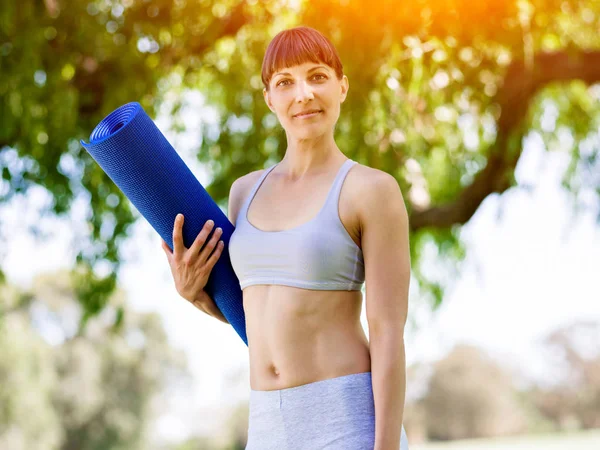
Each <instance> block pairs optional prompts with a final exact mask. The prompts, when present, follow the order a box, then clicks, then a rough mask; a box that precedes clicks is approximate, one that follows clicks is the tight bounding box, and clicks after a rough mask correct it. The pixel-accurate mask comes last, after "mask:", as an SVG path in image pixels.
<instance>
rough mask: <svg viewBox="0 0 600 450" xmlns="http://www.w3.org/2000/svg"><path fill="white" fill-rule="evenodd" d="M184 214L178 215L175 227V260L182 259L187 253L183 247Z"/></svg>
mask: <svg viewBox="0 0 600 450" xmlns="http://www.w3.org/2000/svg"><path fill="white" fill-rule="evenodd" d="M182 230H183V214H177V217H176V218H175V225H174V226H173V256H174V257H175V259H180V258H181V257H182V256H183V252H184V251H185V246H184V245H183V237H182V235H183V232H182Z"/></svg>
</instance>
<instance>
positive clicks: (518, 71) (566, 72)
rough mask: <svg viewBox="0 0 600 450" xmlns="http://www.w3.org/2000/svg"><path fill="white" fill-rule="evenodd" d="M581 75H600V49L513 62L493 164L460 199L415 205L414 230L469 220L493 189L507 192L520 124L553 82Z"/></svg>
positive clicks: (501, 95) (502, 95)
mask: <svg viewBox="0 0 600 450" xmlns="http://www.w3.org/2000/svg"><path fill="white" fill-rule="evenodd" d="M575 79H579V80H583V81H584V82H586V83H588V84H591V83H595V82H598V81H600V51H578V52H568V51H561V52H553V53H542V54H539V55H536V57H535V59H534V64H533V68H532V70H531V71H529V70H527V69H526V67H525V63H524V61H515V62H513V63H512V64H511V65H510V66H509V68H508V70H507V72H506V77H505V78H504V83H503V85H502V88H501V89H500V90H499V91H498V94H497V96H496V99H497V100H496V102H497V103H498V104H499V105H500V108H501V114H500V117H499V119H498V123H497V129H498V134H497V136H498V137H497V139H496V142H495V144H494V145H493V147H492V148H491V151H490V156H489V157H488V161H487V165H486V166H485V168H484V169H482V170H481V171H480V172H479V173H478V174H477V175H476V176H475V178H474V180H473V182H472V183H471V184H470V185H469V186H467V187H465V189H464V190H463V191H462V192H461V194H460V195H459V196H458V198H457V199H456V200H455V201H453V202H450V203H447V204H445V205H440V206H433V207H431V208H428V209H423V208H419V207H417V206H413V208H412V211H413V213H412V214H411V218H410V226H411V230H412V231H416V230H418V229H420V228H423V227H436V228H447V227H450V226H452V225H454V224H464V223H466V222H468V221H469V219H470V218H471V217H472V216H473V214H475V211H477V208H479V205H480V204H481V203H482V202H483V200H484V199H485V198H486V197H487V196H488V195H490V194H492V193H494V192H496V193H502V192H504V191H505V190H507V189H508V188H509V187H511V185H512V175H513V173H514V169H515V167H516V165H517V162H518V160H519V158H520V156H521V153H522V145H521V144H522V142H521V140H522V136H523V132H522V131H521V130H519V127H520V126H521V124H522V122H523V118H524V117H525V114H526V113H527V110H528V108H529V104H530V102H531V99H532V97H533V96H534V95H535V94H536V92H537V91H539V90H540V89H541V88H543V87H544V86H545V85H547V84H548V83H550V82H555V81H569V80H575Z"/></svg>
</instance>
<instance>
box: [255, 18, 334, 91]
mask: <svg viewBox="0 0 600 450" xmlns="http://www.w3.org/2000/svg"><path fill="white" fill-rule="evenodd" d="M306 62H314V63H316V64H318V63H323V64H326V65H328V66H329V67H331V68H332V69H333V70H335V73H336V75H337V77H338V79H339V80H341V79H342V77H343V76H344V70H343V69H344V68H343V66H342V62H341V61H340V57H339V55H338V53H337V50H336V49H335V47H334V46H333V44H332V43H331V42H329V40H328V39H327V38H326V37H325V36H323V35H322V34H321V33H320V32H318V31H317V30H315V29H313V28H309V27H304V26H302V27H296V28H290V29H288V30H283V31H281V32H279V33H278V34H277V35H276V36H275V37H274V38H273V40H272V41H271V42H270V43H269V46H268V47H267V51H266V52H265V57H264V59H263V63H262V73H261V78H262V82H263V84H264V86H265V89H266V90H267V91H268V90H269V83H270V82H271V78H272V77H273V74H274V73H276V72H277V71H278V70H280V69H282V68H284V67H292V66H296V65H299V64H303V63H306Z"/></svg>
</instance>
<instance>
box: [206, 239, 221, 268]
mask: <svg viewBox="0 0 600 450" xmlns="http://www.w3.org/2000/svg"><path fill="white" fill-rule="evenodd" d="M223 248H225V244H224V243H223V241H219V243H218V244H217V248H216V250H215V251H214V252H213V254H212V255H210V258H208V261H206V264H208V266H209V267H211V268H212V267H213V266H214V265H215V264H216V263H217V261H218V260H219V256H221V253H223Z"/></svg>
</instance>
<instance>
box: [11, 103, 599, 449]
mask: <svg viewBox="0 0 600 450" xmlns="http://www.w3.org/2000/svg"><path fill="white" fill-rule="evenodd" d="M189 102H190V106H189V107H188V108H187V109H186V108H184V109H183V114H182V117H183V120H184V122H185V123H186V125H188V126H189V127H190V129H191V130H192V131H190V132H188V133H185V134H179V135H175V134H173V133H171V132H169V131H168V125H169V120H168V118H167V117H166V116H164V115H163V116H160V115H159V118H158V119H157V120H156V124H157V126H158V127H159V128H160V129H161V131H162V132H163V133H164V134H165V136H166V137H167V139H168V140H169V141H170V142H171V144H172V145H173V146H174V147H175V148H176V149H177V150H178V152H179V153H180V154H181V156H182V158H183V159H184V161H185V162H186V163H187V164H188V166H189V167H190V168H191V169H192V171H193V172H194V173H195V174H196V176H197V177H198V180H199V181H200V182H201V183H202V184H203V185H206V184H207V183H208V182H209V181H210V178H209V175H208V174H207V173H206V171H205V170H203V168H202V167H201V166H200V165H199V163H197V161H195V158H194V156H193V154H192V153H193V149H194V148H195V147H196V148H197V145H198V140H199V139H201V137H200V136H198V133H194V131H193V130H195V129H196V130H197V127H195V126H194V124H197V121H198V120H211V117H210V114H208V115H205V113H204V112H201V113H200V114H198V113H197V111H203V109H202V108H201V99H199V98H198V97H194V96H193V95H192V96H190V100H189ZM568 158H569V155H568V153H566V152H564V153H560V152H553V153H548V152H546V151H545V150H544V149H543V147H542V145H541V142H540V140H539V139H536V137H535V136H531V137H529V138H528V139H527V140H526V141H525V147H524V151H523V156H522V158H521V160H520V161H519V165H518V167H517V170H516V178H517V181H518V184H519V186H530V189H524V188H521V187H517V188H513V189H510V190H508V191H507V192H505V193H503V194H502V195H491V196H489V197H488V198H486V200H485V201H484V202H483V203H482V205H481V206H480V207H479V209H478V210H477V212H476V214H475V215H474V217H473V218H472V219H471V220H470V221H469V222H468V223H467V224H466V225H465V226H464V227H463V228H462V231H461V236H462V239H463V240H464V241H465V243H466V246H467V257H466V259H465V261H464V266H463V270H462V272H461V275H460V277H459V279H458V280H456V283H455V284H454V285H453V286H452V288H451V289H450V290H448V291H447V292H446V296H445V298H444V302H443V304H442V306H441V307H440V308H439V309H438V310H437V311H435V312H432V311H431V310H430V308H429V307H428V306H427V305H425V304H423V302H420V301H419V298H418V290H417V287H416V284H414V283H412V284H411V289H410V296H409V320H410V322H411V326H410V327H409V329H407V335H406V337H405V345H406V358H407V364H408V365H410V364H413V363H416V362H424V363H426V362H432V361H435V360H437V359H439V358H441V357H443V356H444V355H446V354H447V353H448V352H449V351H450V350H451V349H452V347H453V346H455V345H456V344H458V343H469V344H474V345H477V346H480V347H482V348H484V349H485V350H486V351H487V352H488V353H489V354H490V355H492V356H493V357H495V358H498V359H501V360H502V361H504V362H506V363H507V364H509V365H512V366H513V367H514V368H515V369H518V370H520V371H522V372H523V373H525V374H527V376H529V377H530V378H532V379H538V380H544V379H547V375H548V373H552V372H551V371H549V367H548V362H547V361H546V360H544V359H543V358H542V357H541V356H540V355H541V352H540V347H539V345H540V340H541V339H542V338H543V336H544V335H546V334H547V333H548V332H550V331H552V330H553V329H555V328H557V327H560V326H563V325H567V324H569V323H571V322H572V321H575V320H578V319H587V320H589V319H592V320H596V321H599V322H600V301H599V300H600V293H599V291H598V288H597V285H596V284H595V278H594V277H595V276H597V273H598V267H599V264H598V261H597V256H598V255H600V227H599V226H598V224H597V223H596V217H597V216H598V204H597V203H596V201H595V199H594V198H593V197H592V196H588V197H586V198H587V201H588V203H589V204H590V208H588V209H587V210H586V211H584V212H583V213H582V214H581V215H580V216H578V217H575V216H574V215H573V212H572V209H571V206H570V200H569V197H568V196H567V194H566V193H565V192H564V191H563V190H562V189H561V188H560V177H561V174H562V172H563V171H564V169H565V167H566V164H567V163H568ZM47 201H48V195H47V194H46V193H45V192H44V191H43V190H42V189H38V188H35V189H33V190H31V191H30V193H29V194H28V195H27V197H26V198H23V197H16V198H15V199H14V200H13V201H11V202H10V203H9V204H7V205H5V206H3V207H2V208H0V224H1V225H2V233H3V234H4V237H5V241H4V242H7V243H8V246H7V248H5V249H2V251H0V258H3V259H4V260H3V261H2V268H3V269H4V270H5V272H6V275H7V278H8V281H9V282H11V283H15V284H18V285H20V286H22V287H27V286H28V284H29V283H30V282H31V280H32V278H33V277H34V276H35V275H36V274H38V273H42V272H44V271H51V270H56V269H57V268H59V267H65V268H67V267H70V266H71V265H72V261H73V258H74V251H73V249H72V246H71V245H70V242H71V240H72V239H73V236H76V235H77V232H78V231H77V230H80V231H79V232H82V231H81V230H82V224H83V219H82V218H83V217H84V214H85V211H86V207H87V205H86V201H85V199H80V200H78V201H77V202H76V203H75V205H74V208H73V213H72V215H71V217H70V218H68V219H61V220H58V219H56V218H54V217H44V218H42V219H40V217H39V213H38V210H39V209H40V208H41V207H42V206H43V205H44V204H45V202H47ZM33 225H36V226H38V227H40V228H41V229H42V230H44V231H45V232H48V233H49V234H50V235H51V236H52V237H51V239H49V240H47V241H37V240H35V239H34V238H33V237H32V236H31V234H30V233H29V232H28V228H29V227H31V226H33ZM133 230H134V231H133V234H132V236H131V238H130V239H129V240H128V241H127V242H125V244H124V246H123V250H122V254H123V256H124V264H123V267H122V269H121V272H120V282H121V285H122V287H123V288H124V289H125V291H126V292H127V294H128V299H129V301H130V302H131V305H132V306H133V308H135V309H137V310H140V311H156V312H158V313H159V314H160V316H161V317H162V318H163V319H164V324H165V327H166V329H167V332H168V336H169V340H170V342H171V344H172V345H173V346H175V347H178V348H181V349H183V350H184V351H185V352H186V354H187V357H188V362H189V366H190V370H191V373H192V375H193V381H194V383H193V385H192V386H191V387H190V386H185V387H183V386H181V387H177V386H175V387H174V388H173V390H172V392H171V394H170V395H171V398H170V401H169V405H168V407H167V408H165V410H164V413H163V414H162V415H161V417H160V419H159V421H158V424H157V426H156V427H155V429H154V430H153V433H154V434H155V439H161V440H162V439H165V440H177V439H181V438H184V437H185V436H187V435H189V434H190V433H194V432H199V433H205V432H206V433H208V432H211V431H213V430H215V429H217V428H218V427H221V426H222V424H223V423H224V421H225V420H226V417H227V410H228V408H231V407H234V406H235V405H239V404H244V403H247V402H248V398H249V394H250V384H249V371H248V363H249V360H248V350H247V347H246V345H245V344H244V343H243V342H242V340H241V339H240V338H239V337H238V335H237V334H236V333H235V331H234V330H233V328H231V326H230V325H228V324H224V323H222V322H220V321H218V320H216V319H214V318H212V317H209V316H207V315H205V314H204V313H202V312H200V311H199V310H197V309H195V308H194V307H193V306H192V305H191V304H189V303H188V302H187V301H185V300H184V299H182V298H181V297H179V295H178V294H177V292H176V290H175V287H174V283H173V280H172V277H171V273H170V270H169V266H168V263H167V260H166V256H165V254H164V252H163V250H162V249H161V246H160V237H159V236H158V234H157V233H156V232H155V231H154V230H153V229H152V228H151V226H150V225H149V224H148V223H147V222H146V221H145V220H144V219H143V218H141V219H140V220H138V222H137V223H136V224H135V225H134V227H133ZM431 258H432V264H433V263H434V262H435V255H432V256H431ZM361 321H362V324H363V327H364V329H365V332H366V333H367V335H368V327H367V321H366V316H365V309H364V303H363V311H362V316H361ZM413 389H416V387H411V386H410V385H408V386H407V396H410V392H411V391H412V390H413Z"/></svg>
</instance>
